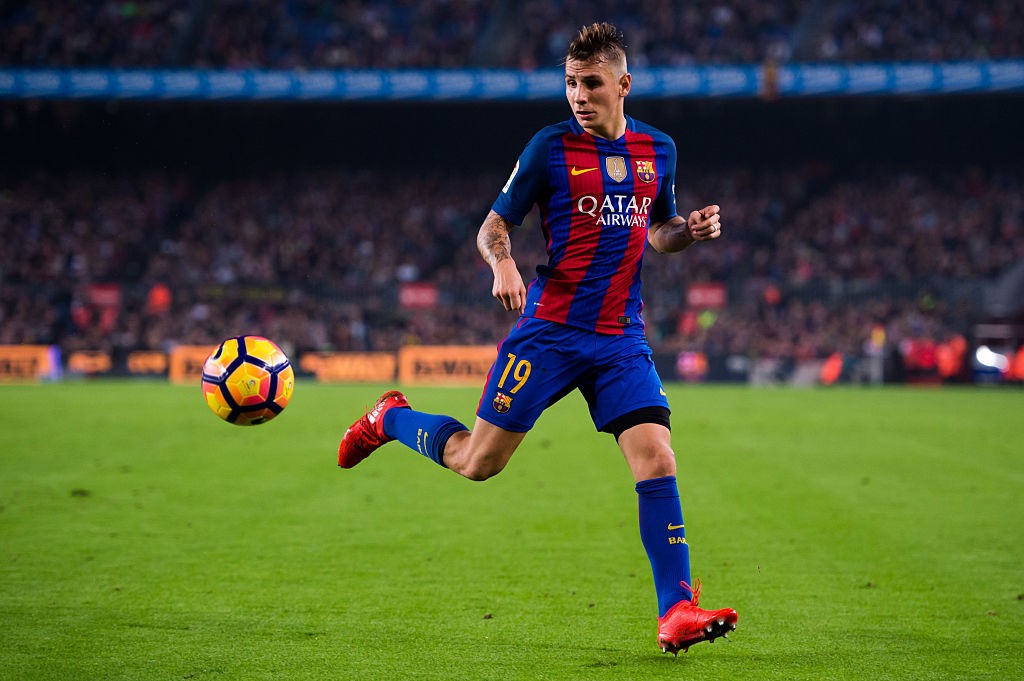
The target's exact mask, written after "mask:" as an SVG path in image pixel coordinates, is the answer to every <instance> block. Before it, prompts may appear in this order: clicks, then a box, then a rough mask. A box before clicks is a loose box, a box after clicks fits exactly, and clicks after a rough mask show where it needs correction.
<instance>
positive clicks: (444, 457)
mask: <svg viewBox="0 0 1024 681" xmlns="http://www.w3.org/2000/svg"><path fill="white" fill-rule="evenodd" d="M525 436H526V433H525V432H522V433H519V432H511V431H507V430H504V429H502V428H499V427H497V426H495V425H493V424H490V423H488V422H487V421H484V420H483V419H480V418H478V419H477V421H476V425H475V426H474V429H473V432H472V433H471V432H470V431H469V430H467V429H466V426H464V425H463V424H462V423H461V422H459V421H458V420H457V419H455V418H452V417H451V416H446V415H444V414H430V413H427V412H422V411H415V410H414V409H412V408H411V407H410V406H409V402H408V401H407V400H406V398H405V395H403V394H402V393H400V392H399V391H397V390H392V391H389V392H386V393H384V395H382V396H381V397H380V399H378V400H377V402H376V404H375V405H374V406H373V408H371V409H370V410H369V411H367V412H366V414H364V415H363V416H362V417H361V418H360V419H359V420H358V421H356V422H355V423H354V424H352V426H350V427H349V429H348V430H347V431H345V435H344V437H342V440H341V444H340V445H339V447H338V465H339V466H341V467H342V468H352V467H353V466H355V465H356V464H358V463H359V462H360V461H362V460H363V459H365V458H366V457H367V456H369V455H370V454H372V453H373V452H374V451H375V450H376V449H377V448H378V447H380V446H381V445H383V444H385V443H387V442H391V441H392V440H398V441H399V442H401V443H402V444H404V445H405V446H406V447H408V448H409V449H412V450H413V451H415V452H419V453H420V454H422V455H423V456H425V457H427V458H428V459H430V460H432V461H433V462H434V463H437V464H439V465H441V466H444V467H446V468H450V469H452V470H453V471H455V472H456V473H458V474H460V475H463V476H465V477H467V478H469V479H471V480H486V479H487V478H490V477H492V476H494V475H497V474H498V473H500V472H501V470H502V469H503V468H504V467H505V465H506V464H507V463H508V461H509V459H510V458H511V457H512V454H513V453H514V452H515V450H516V447H518V446H519V443H520V442H522V441H523V438H524V437H525Z"/></svg>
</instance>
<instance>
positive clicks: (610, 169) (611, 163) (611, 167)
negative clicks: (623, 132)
mask: <svg viewBox="0 0 1024 681" xmlns="http://www.w3.org/2000/svg"><path fill="white" fill-rule="evenodd" d="M604 169H605V172H607V173H608V177H610V178H612V179H613V180H615V181H616V182H622V181H623V180H625V179H626V175H628V174H629V173H627V172H626V159H624V158H622V157H621V156H609V157H608V158H606V159H605V160H604Z"/></svg>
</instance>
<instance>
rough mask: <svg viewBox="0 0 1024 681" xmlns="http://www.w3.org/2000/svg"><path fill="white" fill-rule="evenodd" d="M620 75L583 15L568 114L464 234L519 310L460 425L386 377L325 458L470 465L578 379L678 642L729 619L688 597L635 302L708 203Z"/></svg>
mask: <svg viewBox="0 0 1024 681" xmlns="http://www.w3.org/2000/svg"><path fill="white" fill-rule="evenodd" d="M631 83H632V76H631V75H630V74H629V72H628V70H627V68H626V52H625V47H624V44H623V40H622V36H621V34H620V33H619V32H618V30H617V29H616V28H615V27H614V26H612V25H611V24H607V23H601V24H592V25H590V26H585V27H583V28H582V29H581V30H580V32H579V34H578V35H577V36H576V38H575V39H574V40H573V41H572V43H571V44H570V45H569V50H568V55H567V56H566V59H565V95H566V99H567V100H568V102H569V107H570V108H571V109H572V117H571V118H570V119H569V120H567V121H565V122H562V123H557V124H555V125H551V126H548V127H546V128H544V129H542V130H541V131H540V132H538V133H537V134H536V135H534V137H533V139H532V140H530V142H529V144H527V146H526V149H525V150H524V151H523V153H522V155H521V156H520V157H519V160H518V162H517V163H516V165H515V168H514V169H513V171H512V175H511V177H509V179H508V182H507V183H506V184H505V186H504V187H503V188H502V190H501V192H500V193H499V195H498V198H497V200H496V201H495V202H494V204H493V206H492V208H491V211H490V212H489V214H488V215H487V217H486V218H485V220H484V222H483V225H482V226H481V227H480V231H479V234H478V236H477V246H478V248H479V251H480V254H481V256H483V258H484V259H485V260H486V261H487V262H488V263H489V264H490V266H491V269H492V270H493V272H494V285H493V287H492V290H491V293H492V294H493V296H494V297H495V298H497V299H498V300H499V301H500V302H501V304H502V305H503V306H504V308H505V309H506V310H509V311H517V312H518V313H519V319H518V322H517V323H516V324H515V326H514V328H513V329H512V331H511V332H510V333H509V334H508V336H507V337H506V338H505V339H504V340H503V341H501V343H500V344H499V345H498V358H497V360H496V361H495V364H494V366H493V367H492V368H491V371H490V374H489V376H488V379H487V383H486V385H485V387H484V391H483V396H482V398H481V400H480V404H479V406H478V408H477V418H476V422H475V424H474V426H473V430H472V431H469V430H468V429H467V428H466V426H465V425H463V424H462V423H460V422H459V421H457V420H456V419H454V418H452V417H450V416H444V415H436V414H427V413H424V412H418V411H414V410H413V409H412V408H411V407H410V406H409V402H408V401H407V400H406V398H405V396H404V395H403V394H402V393H401V392H398V391H390V392H387V393H385V394H384V395H382V396H381V397H380V399H378V400H377V402H376V404H375V405H374V406H373V408H372V409H370V410H369V411H368V412H367V413H366V414H364V415H363V416H362V417H361V418H360V419H359V420H358V421H356V422H355V423H354V424H352V426H351V427H350V428H349V429H348V430H347V431H346V432H345V435H344V436H343V437H342V440H341V445H340V447H339V449H338V465H340V466H341V467H343V468H351V467H352V466H355V465H356V464H358V463H359V462H360V461H362V460H363V459H365V458H366V457H367V456H369V455H370V454H371V453H372V452H373V451H374V450H376V449H377V448H378V447H380V446H381V445H383V444H385V443H386V442H389V441H391V440H398V441H400V442H401V443H402V444H404V445H406V446H407V447H409V448H411V449H413V450H415V451H417V452H419V453H420V454H422V455H424V456H426V457H428V458H430V459H431V460H433V461H434V462H435V463H437V464H439V465H440V466H443V467H446V468H449V469H451V470H453V471H455V472H456V473H459V474H460V475H463V476H465V477H467V478H469V479H471V480H486V479H487V478H489V477H491V476H493V475H496V474H498V473H499V472H501V470H502V469H503V468H504V467H505V465H506V464H507V463H508V461H509V459H510V457H511V456H512V454H513V452H515V450H516V448H517V447H518V446H519V443H520V442H522V441H523V438H524V437H525V435H526V433H527V432H528V431H529V430H530V429H531V428H532V427H533V425H534V422H535V421H536V420H537V418H538V417H539V416H540V414H541V412H542V411H544V409H546V408H547V407H548V406H550V405H552V404H554V403H555V402H556V401H558V400H559V399H561V398H562V397H564V396H565V395H567V394H568V393H569V392H571V391H573V390H579V391H580V392H581V393H582V394H583V396H584V398H585V399H586V401H587V404H588V405H589V408H590V416H591V418H592V419H593V422H594V425H595V426H596V428H597V430H599V431H602V432H607V433H610V434H611V435H612V436H614V438H615V440H616V442H617V443H618V445H619V448H620V449H621V450H622V453H623V455H624V457H625V459H626V461H627V463H628V464H629V467H630V470H631V472H632V474H633V477H634V478H635V481H636V493H637V496H638V503H639V515H640V537H641V540H642V542H643V545H644V548H645V550H646V552H647V555H648V558H649V559H650V562H651V568H652V571H653V573H654V585H655V590H656V593H657V599H658V610H659V618H658V644H659V645H660V647H661V649H662V651H663V652H671V653H673V654H677V653H678V651H680V650H683V651H686V650H687V649H689V647H690V646H691V645H693V644H695V643H698V642H700V641H713V640H714V639H716V638H718V637H719V636H725V635H726V634H728V632H729V631H731V630H733V629H735V628H736V622H737V619H738V616H737V613H736V611H735V610H733V609H731V608H725V609H721V610H705V609H702V608H700V607H698V603H697V601H698V595H699V590H700V588H699V583H697V584H694V586H691V584H693V582H692V581H691V578H690V556H689V547H688V545H687V543H686V539H685V534H684V528H683V515H682V510H681V506H680V502H679V490H678V487H677V484H676V478H675V475H676V460H675V454H674V452H673V451H672V446H671V441H670V432H669V427H670V421H669V414H670V412H669V406H668V400H667V398H666V395H665V390H664V389H663V387H662V384H661V380H660V379H659V377H658V374H657V372H656V371H655V368H654V362H653V361H652V360H651V349H650V347H649V346H648V344H647V340H646V337H645V334H644V322H643V318H642V317H641V309H642V307H643V304H642V302H641V299H640V269H641V261H642V258H643V254H644V250H645V248H646V246H647V244H650V245H651V246H653V247H654V248H655V249H656V250H657V251H659V252H662V253H672V252H677V251H682V250H683V249H685V248H687V247H689V246H691V245H693V244H694V243H695V242H697V241H711V240H714V239H717V238H718V237H719V236H720V234H721V229H722V228H721V221H720V214H719V207H718V206H715V205H709V206H706V207H704V208H702V209H701V210H695V211H692V212H691V213H690V214H689V215H688V217H687V218H686V219H683V218H682V217H680V216H679V215H677V213H676V202H675V186H674V183H675V173H676V168H675V164H676V148H675V143H674V142H673V141H672V139H671V138H670V137H668V135H666V134H664V133H662V132H661V131H659V130H657V129H655V128H653V127H651V126H650V125H647V124H644V123H641V122H640V121H637V120H634V119H633V118H630V117H629V116H626V115H625V113H624V100H625V98H626V96H627V95H628V94H629V91H630V86H631ZM534 204H536V205H538V206H539V207H540V214H541V220H542V225H543V230H544V235H545V237H546V239H547V252H548V263H547V265H546V266H538V267H537V277H536V278H535V279H534V280H533V281H532V282H531V284H530V287H529V289H528V290H527V288H526V287H525V286H524V284H523V279H522V277H521V276H520V275H519V270H518V268H517V266H516V263H515V261H514V260H513V259H512V247H511V240H510V238H509V232H510V231H511V230H512V228H513V226H514V225H518V224H521V223H522V221H523V218H524V217H525V216H526V215H527V213H528V212H529V211H530V210H531V209H532V207H533V205H534Z"/></svg>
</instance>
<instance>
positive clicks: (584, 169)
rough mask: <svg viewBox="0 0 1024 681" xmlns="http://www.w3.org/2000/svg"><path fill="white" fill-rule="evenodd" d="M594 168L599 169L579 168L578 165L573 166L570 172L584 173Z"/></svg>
mask: <svg viewBox="0 0 1024 681" xmlns="http://www.w3.org/2000/svg"><path fill="white" fill-rule="evenodd" d="M592 170H597V168H577V167H576V166H573V167H572V170H570V171H569V172H570V173H572V174H573V175H582V174H583V173H589V172H590V171H592Z"/></svg>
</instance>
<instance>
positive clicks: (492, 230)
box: [476, 213, 512, 263]
mask: <svg viewBox="0 0 1024 681" xmlns="http://www.w3.org/2000/svg"><path fill="white" fill-rule="evenodd" d="M511 228H512V223H510V222H509V221H508V220H506V219H505V218H503V217H501V216H500V215H498V214H496V213H491V214H490V215H488V216H487V219H486V220H484V224H483V225H482V226H481V227H480V232H479V234H477V237H476V247H477V250H479V251H480V255H481V256H482V257H483V259H484V260H486V261H487V262H490V263H499V262H501V261H502V260H507V259H509V258H511V257H512V240H511V239H510V238H509V235H508V233H509V230H510V229H511Z"/></svg>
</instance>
